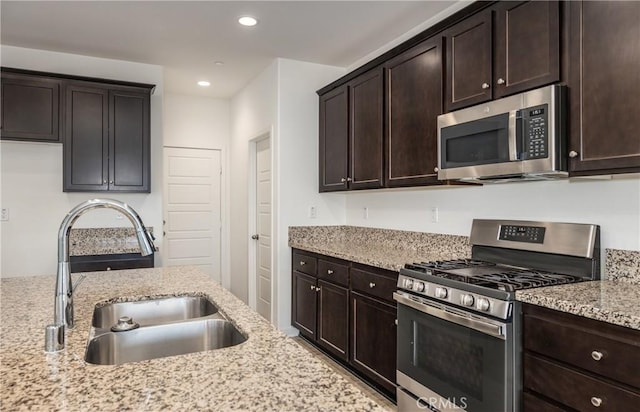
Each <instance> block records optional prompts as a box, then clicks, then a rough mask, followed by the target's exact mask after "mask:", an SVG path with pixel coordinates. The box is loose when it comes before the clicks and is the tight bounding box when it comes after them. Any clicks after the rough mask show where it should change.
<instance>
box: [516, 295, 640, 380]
mask: <svg viewBox="0 0 640 412" xmlns="http://www.w3.org/2000/svg"><path fill="white" fill-rule="evenodd" d="M568 322H571V323H568ZM524 348H525V349H526V350H529V351H534V352H537V353H541V354H543V355H546V356H549V357H551V358H554V359H557V360H559V361H562V362H566V363H568V364H571V365H575V366H577V367H580V368H582V369H586V370H588V371H590V372H594V373H597V374H598V375H603V376H606V377H608V378H611V379H614V380H616V381H619V382H623V383H625V384H628V385H631V386H633V387H636V388H640V373H638V371H640V333H638V332H637V331H634V330H632V329H628V328H623V327H620V326H616V325H611V324H607V323H604V322H598V321H594V320H592V319H586V318H582V317H579V316H575V315H570V314H566V313H561V312H558V311H553V310H549V309H545V308H539V307H536V306H530V305H527V306H526V307H525V317H524Z"/></svg>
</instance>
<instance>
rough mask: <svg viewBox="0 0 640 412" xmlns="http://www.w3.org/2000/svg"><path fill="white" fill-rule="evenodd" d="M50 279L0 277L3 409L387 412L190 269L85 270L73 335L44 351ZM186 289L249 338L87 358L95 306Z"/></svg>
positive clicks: (51, 292)
mask: <svg viewBox="0 0 640 412" xmlns="http://www.w3.org/2000/svg"><path fill="white" fill-rule="evenodd" d="M74 278H75V276H74ZM54 284H55V279H54V277H52V276H41V277H25V278H8V279H2V281H1V282H0V286H1V297H2V300H1V302H2V313H1V320H2V323H1V325H0V328H1V329H0V331H1V333H2V339H1V341H0V356H1V363H0V374H1V376H2V379H0V402H1V403H0V410H6V411H16V410H37V411H44V410H68V411H95V410H100V411H116V410H117V411H122V410H137V411H159V410H181V411H193V410H208V411H230V410H243V411H302V410H304V411H378V410H384V408H383V407H382V406H380V405H379V404H376V403H375V402H374V401H373V400H372V399H371V398H369V397H367V396H366V395H365V394H364V393H363V392H361V391H360V390H359V389H358V388H356V387H355V386H353V385H352V384H350V383H349V382H347V381H346V380H345V379H344V378H342V377H341V376H339V375H338V374H336V373H335V372H333V371H332V370H331V369H330V368H329V367H328V366H327V365H326V364H324V363H323V362H321V361H320V360H318V359H316V358H314V357H312V356H310V355H309V352H307V351H306V350H305V349H303V348H301V347H300V346H299V345H298V344H297V343H295V342H294V341H293V339H291V338H288V337H286V336H285V335H283V334H282V333H280V332H278V331H277V330H275V329H274V328H273V326H272V325H271V324H269V323H268V322H266V321H265V320H263V319H262V318H261V317H260V316H259V315H258V314H256V313H255V312H254V311H252V310H250V309H249V308H248V307H247V306H246V305H245V304H244V303H242V302H241V301H240V300H238V299H237V298H236V297H235V296H233V295H232V294H231V293H229V292H228V291H226V290H224V289H223V288H222V287H220V286H219V285H217V284H215V283H213V282H211V281H210V280H209V279H208V278H207V277H206V276H205V275H204V274H203V273H202V272H200V271H199V270H198V269H197V268H194V267H172V268H155V269H142V270H122V271H117V272H109V273H108V276H105V272H93V273H90V274H88V275H87V278H86V279H85V281H84V282H83V283H82V284H81V285H80V287H79V288H78V290H77V293H76V296H75V305H76V312H75V315H76V321H77V325H76V327H75V328H74V329H73V330H70V331H68V332H67V333H68V335H67V348H66V350H65V351H64V352H61V353H58V354H45V353H44V352H43V345H44V326H45V325H46V324H48V323H50V322H51V320H52V318H53V295H54ZM180 292H201V293H204V294H206V295H208V296H209V297H210V298H211V299H212V300H213V301H214V302H216V303H217V304H218V305H219V306H220V307H221V308H222V309H223V311H224V312H225V313H226V314H227V315H228V317H229V318H231V319H232V320H233V321H234V322H235V323H236V324H237V326H238V327H239V328H240V329H242V330H243V331H244V332H245V333H247V334H248V336H249V339H248V340H247V341H246V342H245V343H243V344H240V345H238V346H234V347H230V348H226V349H218V350H213V351H208V352H200V353H193V354H188V355H182V356H174V357H169V358H161V359H154V360H148V361H143V362H136V363H129V364H124V365H120V366H96V365H90V364H87V363H85V362H84V360H83V357H84V349H85V344H86V342H87V337H88V334H89V329H90V320H91V311H92V308H93V306H94V305H95V304H96V303H97V302H100V301H103V300H105V299H110V298H114V297H130V298H131V297H140V296H158V295H167V294H173V293H180Z"/></svg>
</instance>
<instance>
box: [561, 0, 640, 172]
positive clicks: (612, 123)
mask: <svg viewBox="0 0 640 412" xmlns="http://www.w3.org/2000/svg"><path fill="white" fill-rule="evenodd" d="M567 6H568V8H569V19H570V21H569V27H570V32H569V57H570V66H569V67H570V69H569V86H570V87H569V101H570V108H569V109H570V118H569V129H570V137H569V139H570V143H569V157H570V159H569V173H570V175H572V176H578V175H597V174H615V173H631V172H640V137H639V136H640V135H639V133H638V130H640V116H638V108H639V107H640V41H639V40H638V39H640V25H639V24H638V21H640V2H636V1H630V2H618V1H616V2H608V1H585V2H577V1H575V2H574V1H571V2H568V4H567Z"/></svg>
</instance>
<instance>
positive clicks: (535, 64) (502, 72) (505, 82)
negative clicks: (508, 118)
mask: <svg viewBox="0 0 640 412" xmlns="http://www.w3.org/2000/svg"><path fill="white" fill-rule="evenodd" d="M494 9H495V23H496V24H495V39H494V54H493V57H494V76H493V80H494V83H493V87H492V89H493V98H494V99H497V98H500V97H503V96H507V95H510V94H514V93H520V92H522V91H525V90H530V89H534V88H536V87H540V86H543V85H545V84H551V83H554V82H557V81H559V80H560V3H559V2H557V1H519V2H513V1H504V2H499V3H497V4H496V6H495V8H494Z"/></svg>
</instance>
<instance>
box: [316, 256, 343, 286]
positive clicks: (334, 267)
mask: <svg viewBox="0 0 640 412" xmlns="http://www.w3.org/2000/svg"><path fill="white" fill-rule="evenodd" d="M318 277H319V278H320V279H324V280H326V281H328V282H332V283H336V284H338V285H342V286H346V287H349V267H348V266H347V265H341V264H339V263H335V262H329V261H326V260H322V259H320V260H318Z"/></svg>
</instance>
